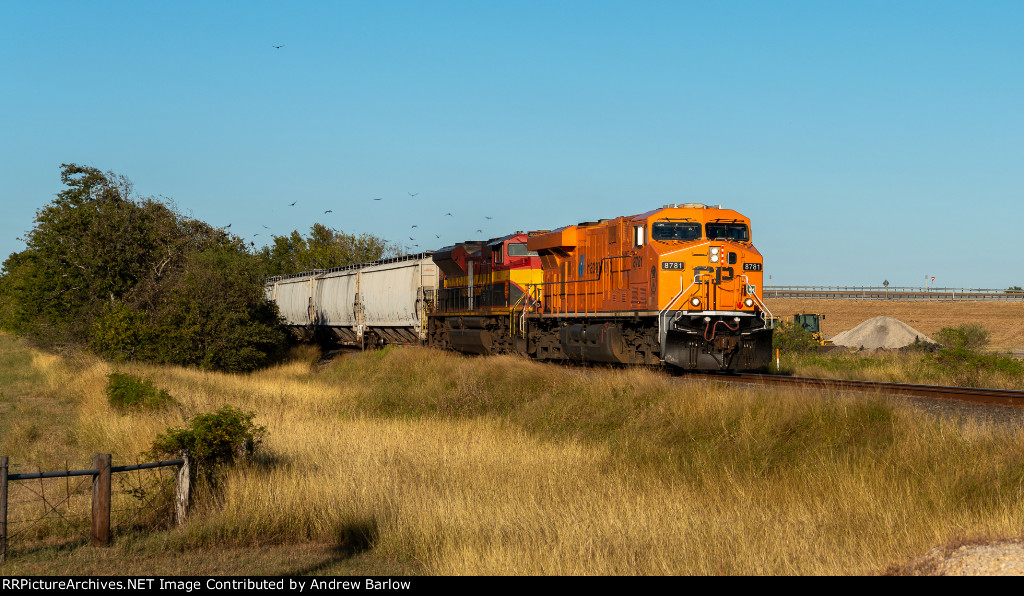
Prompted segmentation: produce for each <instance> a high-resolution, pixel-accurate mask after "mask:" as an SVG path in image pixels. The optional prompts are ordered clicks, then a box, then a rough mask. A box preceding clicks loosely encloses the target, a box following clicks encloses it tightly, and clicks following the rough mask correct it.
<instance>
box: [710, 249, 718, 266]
mask: <svg viewBox="0 0 1024 596" xmlns="http://www.w3.org/2000/svg"><path fill="white" fill-rule="evenodd" d="M718 252H719V250H718V247H717V246H712V247H711V262H712V263H717V262H718Z"/></svg>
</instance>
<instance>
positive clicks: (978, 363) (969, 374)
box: [925, 346, 1024, 387]
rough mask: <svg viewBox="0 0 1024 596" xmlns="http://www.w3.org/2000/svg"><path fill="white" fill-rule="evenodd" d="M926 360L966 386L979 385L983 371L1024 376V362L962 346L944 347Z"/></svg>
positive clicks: (957, 382) (959, 383)
mask: <svg viewBox="0 0 1024 596" xmlns="http://www.w3.org/2000/svg"><path fill="white" fill-rule="evenodd" d="M925 361H926V362H928V363H929V364H930V365H932V366H934V367H935V368H937V369H939V370H940V371H942V372H944V373H946V374H948V375H949V376H950V377H951V378H952V379H953V382H954V383H955V384H957V385H960V386H965V387H976V386H978V385H979V383H980V381H981V380H982V376H981V375H982V373H997V374H1001V375H1006V376H1011V377H1024V362H1021V361H1020V360H1017V359H1016V358H1010V357H1007V356H999V355H997V354H979V353H977V352H974V351H972V350H969V349H967V348H964V347H962V346H960V347H956V348H943V349H942V350H940V351H939V352H938V353H937V354H929V355H927V356H925Z"/></svg>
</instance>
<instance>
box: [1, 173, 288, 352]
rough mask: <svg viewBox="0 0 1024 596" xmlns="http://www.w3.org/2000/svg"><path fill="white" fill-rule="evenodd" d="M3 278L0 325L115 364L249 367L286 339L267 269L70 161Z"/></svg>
mask: <svg viewBox="0 0 1024 596" xmlns="http://www.w3.org/2000/svg"><path fill="white" fill-rule="evenodd" d="M61 180H62V181H63V182H64V184H65V185H66V187H67V188H66V189H65V190H64V191H62V192H61V193H59V194H58V195H57V198H56V199H55V200H54V201H53V202H52V203H51V204H49V205H47V206H46V207H44V208H42V209H40V210H39V211H38V212H37V214H36V222H35V223H36V225H35V227H34V228H33V229H32V230H31V231H30V232H28V233H27V234H26V239H25V240H26V245H27V246H26V249H25V250H24V251H22V252H20V253H15V254H12V255H11V256H10V257H9V258H8V259H7V260H6V261H5V262H4V265H3V274H2V275H0V304H3V305H4V306H3V309H2V310H0V326H3V327H4V328H6V329H9V330H12V331H15V332H16V333H19V334H21V335H24V336H28V337H31V338H34V339H36V340H37V341H39V342H41V343H47V344H65V343H67V344H79V345H84V344H88V345H90V346H91V347H92V348H93V349H95V350H96V351H97V352H99V353H100V354H103V355H104V356H107V357H110V358H113V359H117V360H143V361H150V362H168V363H175V364H190V365H196V366H202V367H205V368H212V369H220V370H251V369H253V368H255V367H258V366H261V365H263V364H265V363H267V362H268V361H269V360H270V359H272V358H273V356H274V355H275V354H276V352H277V351H278V350H279V348H280V347H281V345H282V344H283V342H284V338H285V333H284V331H283V328H282V327H281V325H280V323H279V321H278V318H277V311H276V307H275V306H274V305H273V304H272V303H271V302H269V301H267V300H266V298H265V296H264V295H263V283H262V280H263V277H264V271H263V268H262V264H261V262H260V260H259V259H258V258H257V257H256V256H255V255H252V254H250V253H248V252H247V251H246V250H245V245H244V243H243V241H242V240H241V239H240V238H238V237H235V236H231V235H229V234H227V233H226V232H225V231H224V230H220V229H217V228H213V227H211V226H210V225H208V224H206V223H204V222H201V221H198V220H194V219H191V218H187V217H183V216H181V215H179V214H178V213H176V212H175V210H174V209H173V207H172V206H169V205H167V204H165V203H163V202H161V201H158V200H156V199H153V198H146V199H138V198H135V197H134V196H133V192H132V187H131V183H130V182H129V181H128V180H127V179H126V178H124V177H123V176H118V175H116V174H114V173H112V172H107V173H106V174H104V173H102V172H100V171H99V170H97V169H95V168H91V167H84V166H78V165H74V164H64V165H63V166H62V172H61Z"/></svg>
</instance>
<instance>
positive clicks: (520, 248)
mask: <svg viewBox="0 0 1024 596" xmlns="http://www.w3.org/2000/svg"><path fill="white" fill-rule="evenodd" d="M508 256H510V257H536V256H537V251H535V250H526V243H525V242H509V243H508Z"/></svg>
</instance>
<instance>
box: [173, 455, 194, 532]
mask: <svg viewBox="0 0 1024 596" xmlns="http://www.w3.org/2000/svg"><path fill="white" fill-rule="evenodd" d="M181 459H182V460H184V463H182V464H181V466H180V467H179V468H178V476H177V478H176V479H175V483H174V489H175V490H174V492H175V499H174V520H175V523H177V525H178V527H179V528H180V527H182V526H184V525H185V520H186V519H187V518H188V507H189V505H190V504H191V502H192V459H191V458H190V457H189V454H188V451H182V452H181Z"/></svg>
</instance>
